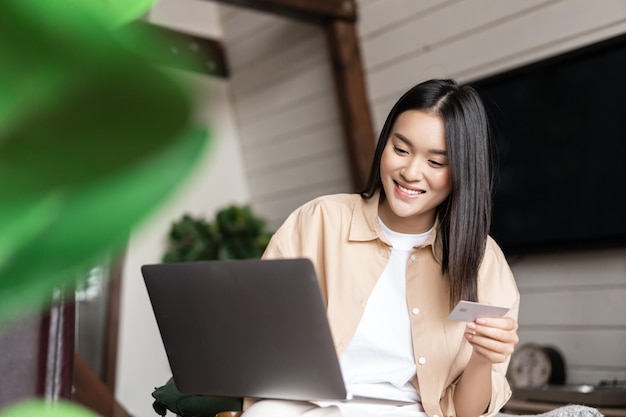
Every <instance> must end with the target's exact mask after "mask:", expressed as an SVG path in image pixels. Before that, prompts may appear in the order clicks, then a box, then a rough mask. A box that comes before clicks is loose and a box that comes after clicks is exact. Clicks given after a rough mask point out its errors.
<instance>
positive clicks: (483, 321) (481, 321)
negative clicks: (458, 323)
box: [476, 319, 487, 324]
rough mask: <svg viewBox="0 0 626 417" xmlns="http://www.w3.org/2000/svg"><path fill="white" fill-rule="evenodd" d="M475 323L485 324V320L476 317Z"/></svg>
mask: <svg viewBox="0 0 626 417" xmlns="http://www.w3.org/2000/svg"><path fill="white" fill-rule="evenodd" d="M476 323H478V324H485V323H487V320H485V319H476Z"/></svg>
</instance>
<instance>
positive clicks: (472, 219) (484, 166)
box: [361, 80, 492, 305]
mask: <svg viewBox="0 0 626 417" xmlns="http://www.w3.org/2000/svg"><path fill="white" fill-rule="evenodd" d="M407 110H422V111H424V112H427V113H430V114H434V115H437V116H439V117H441V119H442V121H443V124H444V129H445V135H446V147H447V151H448V159H449V161H450V178H451V183H452V188H451V192H450V195H449V196H448V198H447V199H446V200H445V201H443V202H442V203H441V204H440V205H439V206H438V207H437V216H438V219H439V229H438V231H437V240H438V242H437V243H436V244H437V245H440V247H441V248H442V268H443V272H444V273H447V275H448V279H449V282H450V303H451V305H454V304H456V303H457V302H458V301H459V300H461V299H464V300H470V301H478V285H477V277H478V268H479V267H480V263H481V261H482V258H483V254H484V252H485V244H486V241H487V235H488V233H489V227H490V222H491V186H492V177H491V160H490V142H489V140H490V139H489V126H488V121H487V113H486V111H485V108H484V106H483V104H482V101H481V99H480V96H479V95H478V93H477V92H476V91H475V90H474V89H473V88H472V87H470V86H459V85H458V84H457V83H456V82H455V81H453V80H429V81H425V82H422V83H420V84H418V85H416V86H414V87H413V88H411V89H410V90H409V91H407V92H406V93H404V95H402V97H400V99H399V100H398V101H397V102H396V104H395V105H394V106H393V108H392V109H391V111H390V112H389V115H388V116H387V120H386V121H385V124H384V125H383V129H382V131H381V132H380V136H379V138H378V144H377V145H376V153H375V154H374V161H373V163H372V168H371V171H370V176H369V179H368V182H367V184H366V186H365V189H364V190H363V191H362V192H361V196H362V197H363V198H366V199H369V198H371V197H372V196H373V195H374V194H375V193H376V192H377V191H379V190H380V193H381V199H384V198H386V197H385V191H384V189H383V187H382V181H381V178H380V161H381V157H382V154H383V150H384V149H385V146H386V144H387V140H388V139H389V136H390V135H391V129H392V128H393V125H394V123H395V121H396V119H397V118H398V116H399V115H400V114H401V113H403V112H405V111H407Z"/></svg>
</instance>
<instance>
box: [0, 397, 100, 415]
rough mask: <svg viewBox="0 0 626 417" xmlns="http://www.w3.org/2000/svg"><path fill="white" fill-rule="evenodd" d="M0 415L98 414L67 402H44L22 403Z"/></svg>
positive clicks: (29, 401)
mask: <svg viewBox="0 0 626 417" xmlns="http://www.w3.org/2000/svg"><path fill="white" fill-rule="evenodd" d="M1 415H2V417H98V414H96V413H93V412H92V411H90V410H88V409H86V408H84V407H82V406H80V405H77V404H74V403H71V402H69V401H56V402H54V403H51V402H48V401H44V400H25V401H22V402H20V403H18V404H15V405H12V406H10V407H8V408H6V409H5V410H4V411H3V412H2V413H1Z"/></svg>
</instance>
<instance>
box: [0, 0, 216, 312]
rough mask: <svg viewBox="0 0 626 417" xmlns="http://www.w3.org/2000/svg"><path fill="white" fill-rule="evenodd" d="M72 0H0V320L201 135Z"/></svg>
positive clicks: (101, 237) (61, 269)
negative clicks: (0, 92)
mask: <svg viewBox="0 0 626 417" xmlns="http://www.w3.org/2000/svg"><path fill="white" fill-rule="evenodd" d="M76 1H78V0H55V1H48V0H2V1H0V56H2V59H1V60H0V91H2V94H1V95H0V115H2V117H0V201H1V204H0V324H1V323H2V321H3V320H5V319H7V318H9V317H11V316H12V315H15V314H17V313H19V312H20V311H21V310H22V309H24V308H25V307H26V306H28V305H31V304H36V303H39V302H41V301H42V300H47V299H48V297H49V294H50V292H51V291H52V289H53V288H55V287H57V286H61V285H62V284H65V283H67V282H71V281H73V279H74V278H75V274H76V271H79V270H81V268H85V267H89V266H91V265H90V263H91V262H96V260H97V259H98V258H99V256H100V255H101V254H102V253H103V252H105V251H109V250H111V249H116V248H118V247H119V246H120V245H121V244H122V243H123V242H124V241H125V240H126V238H127V236H128V234H129V232H130V230H131V229H132V228H133V227H135V226H136V225H137V224H138V223H139V222H141V221H142V220H143V219H145V218H146V217H147V216H148V215H149V214H150V213H151V212H152V211H153V210H154V209H155V208H156V207H158V205H159V204H160V203H161V202H162V201H164V200H165V199H166V198H167V197H168V196H169V195H170V193H171V192H172V191H173V190H175V189H176V188H177V187H178V186H179V184H180V182H181V181H182V180H183V179H184V178H185V176H186V175H187V174H188V173H189V172H190V171H191V169H192V168H193V167H194V163H195V161H196V160H197V158H198V156H199V155H201V154H202V153H203V150H204V147H205V146H206V143H207V132H206V130H205V129H197V128H192V127H191V125H190V113H191V107H192V105H191V101H190V99H189V97H188V95H187V93H186V91H185V90H184V88H183V87H182V84H181V83H180V82H179V80H177V79H176V78H174V77H173V76H172V75H168V74H167V73H165V72H164V71H162V70H160V69H157V68H156V67H155V66H153V65H151V64H150V63H149V62H147V61H146V60H144V59H142V58H139V57H137V56H135V55H133V54H131V53H130V52H128V51H127V49H126V48H125V47H124V46H123V43H122V42H121V37H120V35H119V33H113V32H112V31H111V30H110V29H109V28H108V27H107V25H106V24H104V23H103V22H102V21H101V20H99V19H98V18H97V17H96V16H95V15H94V14H93V13H90V12H86V11H85V10H84V9H82V8H80V7H76V5H75V4H76ZM85 1H88V0H85ZM114 3H115V4H117V2H111V3H110V4H114ZM127 36H130V35H127ZM147 41H148V37H144V38H142V42H147Z"/></svg>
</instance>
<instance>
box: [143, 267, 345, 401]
mask: <svg viewBox="0 0 626 417" xmlns="http://www.w3.org/2000/svg"><path fill="white" fill-rule="evenodd" d="M141 271H142V274H143V276H144V281H145V284H146V288H147V290H148V294H149V296H150V300H151V302H152V307H153V310H154V314H155V317H156V321H157V324H158V326H159V330H160V332H161V337H162V339H163V344H164V346H165V350H166V353H167V357H168V360H169V363H170V368H171V370H172V374H173V377H174V382H175V383H176V387H177V388H178V389H179V390H180V391H181V392H184V393H190V394H202V395H214V396H231V397H256V398H281V399H293V400H320V399H344V398H345V397H346V391H345V386H344V382H343V379H342V376H341V371H340V369H339V364H338V361H337V356H336V353H335V349H334V346H333V342H332V338H331V334H330V330H329V327H328V321H327V317H326V311H325V307H324V304H323V301H322V296H321V292H320V289H319V285H318V282H317V278H316V275H315V270H314V268H313V264H312V263H311V262H310V261H309V260H307V259H281V260H259V259H254V260H233V261H206V262H187V263H170V264H155V265H144V266H143V267H142V268H141Z"/></svg>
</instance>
